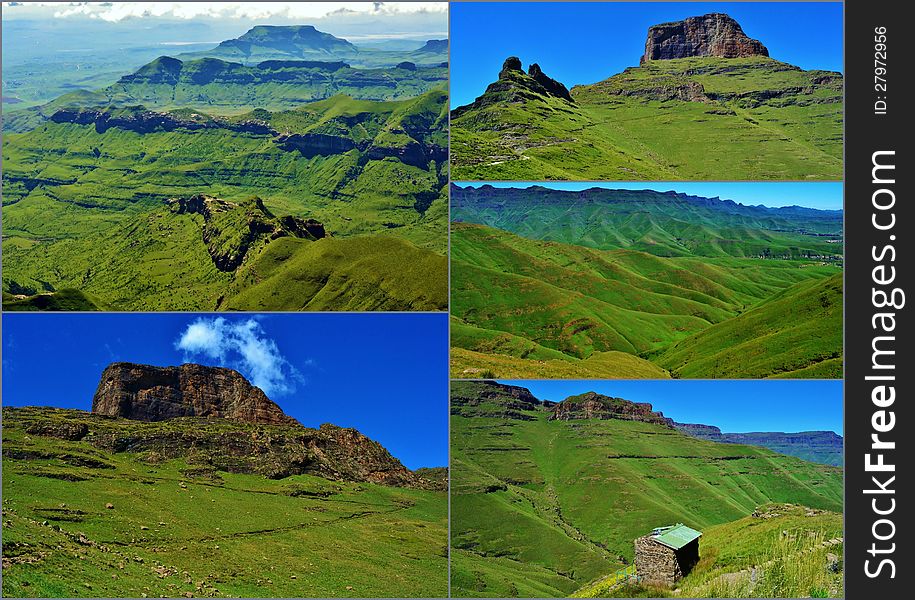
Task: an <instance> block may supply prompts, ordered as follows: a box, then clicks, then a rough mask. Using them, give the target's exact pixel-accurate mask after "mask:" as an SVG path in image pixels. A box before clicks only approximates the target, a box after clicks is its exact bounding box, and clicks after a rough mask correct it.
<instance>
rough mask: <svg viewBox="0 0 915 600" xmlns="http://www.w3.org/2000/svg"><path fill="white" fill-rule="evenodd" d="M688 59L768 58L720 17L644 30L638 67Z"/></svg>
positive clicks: (762, 49) (761, 48) (712, 15)
mask: <svg viewBox="0 0 915 600" xmlns="http://www.w3.org/2000/svg"><path fill="white" fill-rule="evenodd" d="M691 56H717V57H720V58H740V57H746V56H769V50H768V49H767V48H766V47H765V46H763V45H762V43H761V42H760V41H759V40H754V39H752V38H750V37H749V36H747V34H745V33H744V32H743V29H741V27H740V24H739V23H737V21H735V20H734V19H732V18H731V17H729V16H728V15H726V14H723V13H710V14H707V15H702V16H700V17H689V18H687V19H684V20H682V21H676V22H673V23H662V24H660V25H653V26H651V27H649V28H648V39H647V40H646V41H645V54H644V55H642V60H641V62H642V63H645V62H647V61H651V60H668V59H674V58H689V57H691Z"/></svg>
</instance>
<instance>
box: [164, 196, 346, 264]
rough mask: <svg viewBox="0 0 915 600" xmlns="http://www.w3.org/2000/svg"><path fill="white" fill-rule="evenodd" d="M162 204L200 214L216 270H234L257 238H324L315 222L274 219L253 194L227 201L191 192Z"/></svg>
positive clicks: (298, 219) (288, 218)
mask: <svg viewBox="0 0 915 600" xmlns="http://www.w3.org/2000/svg"><path fill="white" fill-rule="evenodd" d="M166 204H168V206H169V207H170V208H171V210H172V211H173V212H174V213H176V214H186V213H190V214H198V215H201V216H202V217H203V228H202V235H203V242H204V243H205V244H206V246H207V251H208V252H209V254H210V258H211V259H213V264H214V265H215V266H216V268H217V269H219V270H220V271H227V272H228V271H234V270H235V269H237V268H238V267H239V265H241V263H242V262H243V261H244V260H245V257H246V256H247V254H248V250H249V249H250V248H252V247H254V246H255V245H256V244H257V242H258V241H259V240H275V239H277V238H281V237H288V236H291V237H297V238H303V239H308V240H312V241H314V240H318V239H321V238H324V237H328V233H327V231H326V230H325V229H324V225H323V224H321V223H320V222H319V221H316V220H315V219H301V218H299V217H295V216H292V215H286V216H284V217H280V218H277V217H275V216H274V215H273V214H272V213H271V212H270V211H269V210H267V207H266V206H264V203H263V201H262V200H261V199H260V198H258V197H256V196H255V197H252V198H249V199H248V200H245V201H241V202H230V201H228V200H223V199H221V198H215V197H213V196H208V195H205V194H195V195H193V196H190V197H188V198H171V199H169V200H167V201H166Z"/></svg>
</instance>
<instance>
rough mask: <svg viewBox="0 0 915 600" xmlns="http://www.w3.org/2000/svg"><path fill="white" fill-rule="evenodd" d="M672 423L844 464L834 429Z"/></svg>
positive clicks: (714, 437)
mask: <svg viewBox="0 0 915 600" xmlns="http://www.w3.org/2000/svg"><path fill="white" fill-rule="evenodd" d="M674 427H676V428H677V429H679V430H680V431H682V432H683V433H686V434H688V435H691V436H693V437H696V438H699V439H702V440H709V441H712V442H722V443H725V444H747V445H750V446H762V447H763V448H768V449H769V450H773V451H775V452H779V453H781V454H787V455H789V456H796V457H798V458H803V459H804V460H809V461H811V462H816V463H822V464H824V465H833V466H837V467H841V466H842V465H843V464H844V444H843V440H842V436H840V435H838V434H837V433H835V432H834V431H800V432H797V433H783V432H778V431H755V432H748V433H722V432H721V429H719V428H718V427H715V426H714V425H700V424H695V423H674Z"/></svg>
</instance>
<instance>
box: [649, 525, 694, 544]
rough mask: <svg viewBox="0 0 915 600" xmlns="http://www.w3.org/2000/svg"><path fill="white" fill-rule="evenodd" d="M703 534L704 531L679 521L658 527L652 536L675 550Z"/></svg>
mask: <svg viewBox="0 0 915 600" xmlns="http://www.w3.org/2000/svg"><path fill="white" fill-rule="evenodd" d="M701 535H702V532H700V531H696V530H695V529H693V528H691V527H687V526H686V525H684V524H683V523H677V524H676V525H671V526H669V527H658V528H657V529H655V530H654V531H652V532H651V537H653V538H654V539H655V540H657V541H658V542H660V543H662V544H664V545H665V546H667V547H668V548H673V549H674V550H679V549H680V548H682V547H683V546H685V545H687V544H688V543H690V542H692V541H693V540H696V539H698V538H699V536H701Z"/></svg>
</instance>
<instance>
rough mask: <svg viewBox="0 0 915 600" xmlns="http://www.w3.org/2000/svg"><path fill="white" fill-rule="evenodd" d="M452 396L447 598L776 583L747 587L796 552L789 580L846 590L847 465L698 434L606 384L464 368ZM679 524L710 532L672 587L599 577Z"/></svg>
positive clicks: (681, 591)
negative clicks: (558, 394)
mask: <svg viewBox="0 0 915 600" xmlns="http://www.w3.org/2000/svg"><path fill="white" fill-rule="evenodd" d="M585 389H586V388H585ZM451 396H452V400H451V411H452V421H451V423H452V429H451V432H452V433H451V436H452V446H451V447H452V488H451V489H452V529H451V532H452V534H451V535H452V537H451V544H452V593H453V595H454V596H456V597H511V596H518V597H538V596H539V597H561V596H568V595H570V594H574V595H576V596H579V597H607V595H608V594H609V595H611V596H620V597H625V596H636V595H649V594H650V596H649V597H666V596H668V595H674V596H678V595H679V596H683V597H714V596H715V590H725V591H728V590H729V591H732V592H739V593H740V594H739V595H738V597H741V596H747V597H753V595H752V594H751V593H748V592H753V593H760V594H763V595H764V596H765V595H777V594H773V593H771V592H766V591H765V589H764V584H763V583H759V584H758V587H756V588H755V589H751V588H752V586H750V585H749V581H748V579H749V577H747V580H746V581H745V580H744V579H743V577H744V574H745V572H744V570H747V571H746V573H748V572H749V569H750V568H752V567H754V566H758V567H759V571H758V574H761V575H762V577H759V578H758V579H759V580H765V573H766V569H765V566H764V565H767V564H772V563H771V562H770V561H774V560H781V564H785V563H786V561H787V562H789V563H790V562H792V561H793V562H795V563H799V562H800V561H798V560H797V559H798V557H800V556H804V557H807V558H808V559H809V560H808V561H804V562H806V563H808V566H809V567H810V571H811V572H810V573H807V574H806V575H805V576H804V577H803V578H797V579H796V580H793V581H791V585H794V586H795V587H793V588H790V589H791V590H792V593H801V594H802V595H804V594H808V593H811V592H810V590H811V589H812V588H813V587H814V586H822V588H817V590H819V591H816V592H814V593H825V594H827V595H830V596H838V595H841V590H842V587H841V575H834V574H831V573H830V571H829V570H828V569H827V566H828V564H829V560H828V557H827V556H826V555H827V553H829V554H838V556H840V557H841V535H842V515H841V511H842V471H841V469H840V468H835V467H830V466H825V465H818V464H814V463H810V462H806V461H803V460H800V459H797V458H794V457H790V456H786V455H783V454H778V453H775V452H772V451H770V450H767V449H764V448H761V447H757V446H748V445H741V444H722V443H716V442H710V441H706V440H700V439H696V438H693V437H690V436H688V435H686V434H684V433H681V432H680V431H678V430H677V429H675V428H674V427H673V425H672V424H671V423H670V421H669V420H668V419H665V417H664V416H663V415H661V414H659V413H656V412H653V411H652V408H651V405H646V404H644V403H633V402H630V401H628V400H622V399H614V398H608V397H606V396H601V395H599V394H592V393H585V394H581V395H579V396H573V397H570V398H567V399H566V400H564V401H563V402H561V403H558V404H557V403H556V402H544V401H541V400H539V399H538V398H536V397H534V396H533V395H532V394H531V393H530V391H529V390H527V389H526V388H524V387H520V386H517V385H506V384H502V383H496V382H492V381H482V382H481V381H476V382H469V381H467V382H453V383H452V392H451ZM672 523H686V524H687V525H689V526H690V527H694V528H697V529H699V530H700V531H702V533H703V536H702V538H701V540H700V554H701V559H700V562H699V564H698V565H697V566H696V567H695V569H694V570H693V571H692V572H691V573H689V574H688V575H687V576H686V577H685V578H684V579H682V580H681V581H679V582H678V583H677V586H676V589H667V590H665V589H661V588H647V589H646V588H645V587H644V586H642V585H641V584H636V583H632V582H630V583H625V584H624V585H622V586H620V585H616V586H610V587H608V586H607V584H606V577H607V576H608V575H611V574H613V573H615V572H616V571H618V570H620V569H623V568H625V567H626V566H627V565H630V564H632V561H633V540H634V539H635V538H637V537H638V536H640V535H643V534H645V533H647V532H650V531H651V530H652V528H654V527H658V526H661V525H668V524H672ZM783 532H787V535H786V534H784V533H783ZM837 538H838V541H836V539H837ZM824 542H829V543H828V545H824ZM839 561H841V558H839ZM601 582H603V583H601ZM738 583H739V584H740V585H742V586H743V588H742V591H741V590H740V589H738V587H740V586H739V585H738ZM728 585H730V586H731V587H730V588H729V587H728ZM805 585H806V586H810V587H807V588H804V587H803V586H805ZM715 586H717V587H715ZM796 590H801V591H796ZM782 592H783V593H784V589H783V590H782ZM719 593H720V592H719ZM693 594H700V595H699V596H694V595H693ZM705 594H709V595H708V596H706V595H705ZM724 597H729V596H727V595H725V596H724ZM730 597H733V596H730Z"/></svg>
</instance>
